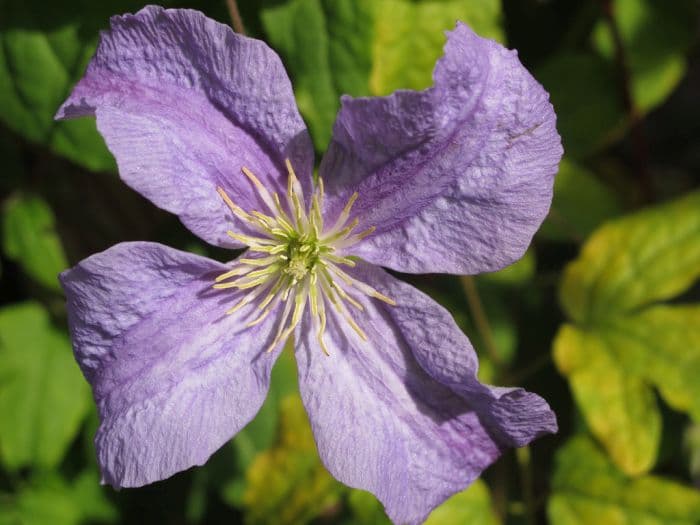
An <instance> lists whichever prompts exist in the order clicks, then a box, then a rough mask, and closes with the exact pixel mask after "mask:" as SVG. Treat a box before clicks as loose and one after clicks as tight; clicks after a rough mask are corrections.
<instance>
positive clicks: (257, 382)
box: [61, 242, 277, 487]
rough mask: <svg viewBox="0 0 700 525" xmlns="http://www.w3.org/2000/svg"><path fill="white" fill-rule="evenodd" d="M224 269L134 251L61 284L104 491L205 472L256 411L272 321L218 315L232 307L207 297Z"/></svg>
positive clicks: (143, 247) (123, 247) (154, 251)
mask: <svg viewBox="0 0 700 525" xmlns="http://www.w3.org/2000/svg"><path fill="white" fill-rule="evenodd" d="M225 270H226V267H225V266H224V265H222V264H220V263H217V262H215V261H212V260H209V259H206V258H204V257H199V256H196V255H191V254H187V253H184V252H180V251H177V250H174V249H171V248H167V247H165V246H162V245H159V244H155V243H146V242H134V243H123V244H119V245H116V246H114V247H112V248H110V249H109V250H106V251H104V252H102V253H99V254H96V255H93V256H91V257H89V258H87V259H85V260H84V261H82V262H81V263H79V264H78V265H77V266H75V267H74V268H72V269H70V270H67V271H66V272H64V273H63V274H61V282H62V284H63V288H64V290H65V292H66V297H67V300H68V314H69V325H70V330H71V336H72V340H73V347H74V350H75V356H76V359H77V360H78V362H79V364H80V366H81V369H82V370H83V373H84V374H85V377H86V378H87V380H88V381H89V382H90V384H91V385H92V388H93V393H94V397H95V401H96V403H97V407H98V410H99V413H100V421H101V423H100V427H99V430H98V431H97V436H96V438H95V444H96V447H97V455H98V460H99V463H100V466H101V469H102V476H103V480H104V481H105V482H106V483H109V484H111V485H113V486H115V487H134V486H141V485H144V484H147V483H151V482H153V481H157V480H160V479H164V478H167V477H169V476H171V475H173V474H175V473H176V472H179V471H181V470H184V469H187V468H189V467H191V466H193V465H201V464H203V463H204V462H205V461H207V459H208V458H209V456H211V454H212V453H214V452H215V451H216V450H217V449H218V448H219V447H221V446H222V445H223V444H224V443H225V442H226V441H227V440H229V439H231V437H232V436H233V435H234V434H236V432H238V431H239V430H240V429H241V428H242V427H243V426H244V425H246V424H247V423H248V422H249V421H250V420H251V419H252V418H253V416H255V414H256V413H257V411H258V409H259V408H260V406H261V405H262V403H263V401H264V399H265V396H266V394H267V390H268V386H269V379H270V370H271V367H272V365H273V363H274V361H275V358H276V357H277V353H275V354H271V355H269V354H265V353H264V349H265V348H266V346H265V345H266V344H269V343H270V337H269V335H270V333H271V324H272V323H273V322H274V316H270V318H269V320H268V321H267V322H263V323H261V324H259V325H258V326H256V327H254V328H244V321H242V317H234V316H226V315H225V314H224V312H225V311H226V309H227V308H228V306H229V303H230V302H231V301H232V300H235V298H234V297H232V294H231V293H220V292H218V291H215V290H212V287H211V286H212V282H213V279H214V277H215V276H216V275H217V274H218V273H220V272H222V271H225ZM241 315H242V316H245V315H246V313H245V312H242V313H241Z"/></svg>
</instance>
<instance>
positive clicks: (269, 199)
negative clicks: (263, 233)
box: [241, 166, 275, 214]
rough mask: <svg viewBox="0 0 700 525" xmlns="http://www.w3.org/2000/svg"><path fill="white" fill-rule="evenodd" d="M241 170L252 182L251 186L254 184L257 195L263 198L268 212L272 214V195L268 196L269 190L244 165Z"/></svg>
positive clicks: (273, 208)
mask: <svg viewBox="0 0 700 525" xmlns="http://www.w3.org/2000/svg"><path fill="white" fill-rule="evenodd" d="M241 171H242V172H243V174H244V175H245V176H246V177H248V179H249V180H250V182H252V183H253V186H255V189H256V190H257V192H258V195H260V198H261V199H262V200H263V202H264V203H265V205H266V206H267V207H268V208H269V209H270V212H272V213H273V214H274V213H275V204H274V202H273V201H272V197H271V196H270V192H268V191H267V188H265V186H263V184H262V182H260V179H258V178H257V177H256V176H255V175H254V174H253V172H252V171H250V170H249V169H248V168H246V167H245V166H244V167H242V168H241Z"/></svg>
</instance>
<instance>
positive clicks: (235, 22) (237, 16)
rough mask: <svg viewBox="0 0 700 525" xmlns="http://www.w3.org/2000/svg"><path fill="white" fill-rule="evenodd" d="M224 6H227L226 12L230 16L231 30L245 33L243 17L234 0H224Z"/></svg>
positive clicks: (241, 33)
mask: <svg viewBox="0 0 700 525" xmlns="http://www.w3.org/2000/svg"><path fill="white" fill-rule="evenodd" d="M226 7H228V14H229V16H230V17H231V25H232V26H233V30H234V31H235V32H236V33H238V34H240V35H245V27H244V26H243V19H242V18H241V13H240V11H239V10H238V4H237V3H236V0H226Z"/></svg>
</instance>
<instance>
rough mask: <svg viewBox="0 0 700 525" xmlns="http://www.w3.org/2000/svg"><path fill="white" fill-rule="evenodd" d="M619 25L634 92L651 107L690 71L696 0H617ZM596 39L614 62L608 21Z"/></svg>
mask: <svg viewBox="0 0 700 525" xmlns="http://www.w3.org/2000/svg"><path fill="white" fill-rule="evenodd" d="M612 4H613V12H614V16H615V21H616V24H617V26H618V28H619V31H620V36H621V38H622V45H623V46H624V51H625V55H626V58H627V62H628V63H629V68H630V72H631V81H632V95H633V97H634V99H635V102H636V104H637V106H638V107H639V108H640V109H642V110H643V111H647V110H649V109H651V108H653V107H654V106H656V105H658V104H660V103H661V102H663V101H664V100H665V99H666V98H667V97H668V95H669V94H670V93H671V92H672V91H673V89H674V88H675V87H676V86H677V85H678V83H679V82H680V80H681V78H682V77H683V75H684V73H685V70H686V60H685V56H684V55H685V53H686V52H687V50H688V49H689V47H690V45H691V43H692V41H693V38H694V36H695V28H696V23H695V21H696V20H697V15H698V5H697V2H694V1H693V0H675V1H673V2H663V1H659V0H615V1H613V2H612ZM593 42H594V44H595V46H596V48H597V50H598V51H599V52H600V54H601V55H602V56H604V57H605V58H607V59H608V60H610V61H613V60H615V46H614V43H613V42H614V41H613V37H612V33H611V30H610V24H608V23H607V21H605V20H601V21H599V23H598V24H597V25H596V27H595V28H594V30H593Z"/></svg>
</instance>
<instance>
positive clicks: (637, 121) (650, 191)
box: [600, 0, 654, 202]
mask: <svg viewBox="0 0 700 525" xmlns="http://www.w3.org/2000/svg"><path fill="white" fill-rule="evenodd" d="M600 3H601V7H602V9H603V15H604V16H605V20H606V21H607V23H608V26H609V28H610V34H611V35H612V39H613V44H614V46H615V61H616V62H617V69H618V72H619V76H620V87H621V92H622V101H623V103H624V105H625V111H626V112H627V117H628V118H629V123H630V137H631V139H632V150H633V156H634V164H635V167H636V169H637V172H638V173H637V174H638V176H639V183H640V188H641V190H642V196H643V198H644V200H645V201H646V202H651V201H653V200H654V185H653V181H652V179H651V174H650V172H649V143H648V141H647V137H646V134H645V133H644V126H643V117H642V113H641V111H640V110H639V108H638V107H637V104H636V103H635V101H634V96H633V94H632V74H631V72H630V68H629V62H628V60H627V54H626V52H625V46H624V43H623V41H622V35H621V34H620V28H619V26H618V25H617V20H616V19H615V7H614V5H613V0H600Z"/></svg>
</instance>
